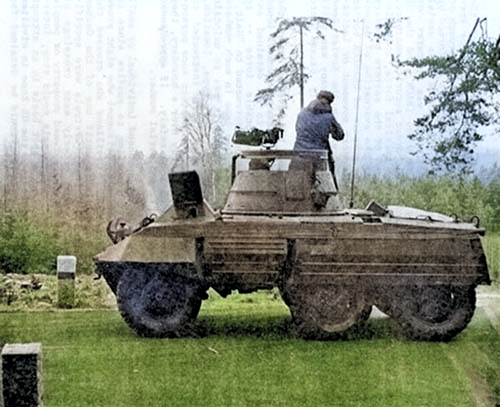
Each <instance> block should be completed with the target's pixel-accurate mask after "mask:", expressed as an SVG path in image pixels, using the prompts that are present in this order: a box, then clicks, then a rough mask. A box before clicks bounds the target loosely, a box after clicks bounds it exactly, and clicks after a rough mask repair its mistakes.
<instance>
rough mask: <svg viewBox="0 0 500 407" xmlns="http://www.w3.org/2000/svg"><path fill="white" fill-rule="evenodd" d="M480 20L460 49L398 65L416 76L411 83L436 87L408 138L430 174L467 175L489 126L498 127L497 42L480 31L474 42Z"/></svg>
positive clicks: (499, 63) (499, 58)
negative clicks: (431, 82) (427, 109)
mask: <svg viewBox="0 0 500 407" xmlns="http://www.w3.org/2000/svg"><path fill="white" fill-rule="evenodd" d="M485 20H486V19H483V20H480V19H477V20H476V22H475V25H474V28H473V29H472V32H471V33H470V35H469V38H468V39H467V41H466V43H465V45H464V46H463V47H462V48H461V49H460V50H458V51H457V52H455V53H453V54H451V55H447V56H432V57H425V58H422V59H417V58H415V59H412V60H407V61H397V63H398V65H399V66H400V67H410V68H416V69H417V70H420V73H419V74H417V75H416V76H415V78H416V79H418V80H420V79H424V78H429V79H438V80H439V82H438V84H439V85H440V86H441V90H433V91H431V92H430V93H429V94H428V95H427V96H426V97H425V99H424V102H425V104H426V105H429V106H430V112H429V113H427V114H425V115H424V116H422V117H420V118H418V119H416V120H415V121H414V124H415V127H416V129H415V131H414V133H412V134H410V135H409V136H408V137H409V139H410V140H414V141H415V142H416V144H417V147H418V150H417V152H415V154H418V153H420V154H422V155H423V158H424V162H425V163H426V164H429V165H430V166H431V168H432V170H431V172H441V171H448V172H453V173H461V174H465V173H468V172H470V169H471V164H472V163H473V162H474V148H475V146H476V144H477V143H478V142H479V141H481V140H483V138H484V136H485V132H486V131H487V127H488V126H490V125H494V124H498V123H499V122H500V119H499V115H498V114H499V113H500V104H499V101H498V91H499V89H500V37H499V38H498V40H497V41H496V42H493V41H492V40H491V39H489V38H488V37H487V35H486V32H485V30H482V34H481V35H480V36H479V38H478V39H476V40H473V38H474V34H475V32H476V29H477V27H479V26H481V27H482V23H483V22H484V21H485Z"/></svg>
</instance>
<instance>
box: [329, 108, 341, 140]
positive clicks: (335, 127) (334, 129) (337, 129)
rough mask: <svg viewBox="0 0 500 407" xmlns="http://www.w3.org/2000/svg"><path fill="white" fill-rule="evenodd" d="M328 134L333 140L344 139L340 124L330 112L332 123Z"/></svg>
mask: <svg viewBox="0 0 500 407" xmlns="http://www.w3.org/2000/svg"><path fill="white" fill-rule="evenodd" d="M330 134H331V135H332V137H333V138H334V139H335V140H343V139H344V130H342V126H340V124H339V122H338V121H337V120H336V119H335V116H334V115H333V114H332V125H331V128H330Z"/></svg>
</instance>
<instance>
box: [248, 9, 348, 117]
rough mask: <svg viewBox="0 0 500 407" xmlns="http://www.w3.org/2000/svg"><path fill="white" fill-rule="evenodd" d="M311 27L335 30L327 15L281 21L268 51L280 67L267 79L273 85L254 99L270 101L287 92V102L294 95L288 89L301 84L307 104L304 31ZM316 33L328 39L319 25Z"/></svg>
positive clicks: (263, 101)
mask: <svg viewBox="0 0 500 407" xmlns="http://www.w3.org/2000/svg"><path fill="white" fill-rule="evenodd" d="M312 26H319V27H320V26H325V27H327V28H329V29H334V28H333V21H332V20H331V19H330V18H327V17H293V18H292V19H291V20H287V19H282V20H280V21H279V23H278V28H277V29H276V31H274V32H273V33H271V35H270V36H271V38H272V39H273V40H274V41H275V42H274V43H273V45H272V46H271V47H270V48H269V53H270V54H271V55H272V56H273V58H274V60H275V61H276V62H277V64H278V67H277V68H276V69H275V70H274V71H272V72H271V73H270V74H269V75H268V76H267V77H266V82H267V83H269V84H270V87H268V88H264V89H261V90H259V91H258V92H257V94H256V95H255V99H254V101H256V102H260V103H261V104H262V105H265V104H271V101H272V99H273V98H274V97H275V96H276V95H277V94H281V93H283V92H285V95H284V101H285V104H286V102H288V100H290V99H292V98H293V96H290V95H289V94H287V93H286V91H288V90H289V89H291V88H293V87H294V86H298V87H299V89H300V107H301V108H302V107H304V84H305V82H306V81H307V79H308V78H309V75H308V74H307V73H306V72H305V67H304V31H308V32H309V31H310V30H311V28H312ZM336 31H338V30H336ZM315 35H316V36H317V37H319V38H321V39H325V36H324V35H323V32H322V31H321V29H319V28H318V29H317V31H316V33H315ZM282 113H283V112H282Z"/></svg>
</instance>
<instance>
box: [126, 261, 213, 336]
mask: <svg viewBox="0 0 500 407" xmlns="http://www.w3.org/2000/svg"><path fill="white" fill-rule="evenodd" d="M188 267H189V266H187V265H184V264H158V265H155V264H147V263H144V264H143V265H142V266H137V265H135V266H131V267H130V268H128V269H127V270H126V271H125V272H124V273H123V275H122V276H121V278H120V281H119V283H118V288H117V295H116V297H117V302H118V309H119V310H120V314H121V315H122V317H123V319H124V320H125V322H126V323H127V324H128V325H129V326H130V327H131V328H132V329H134V330H135V331H136V332H137V333H138V334H139V335H141V336H145V337H160V338H161V337H175V336H182V335H185V334H186V333H187V332H188V331H189V328H190V325H191V323H192V322H193V321H194V320H195V319H196V317H197V315H198V312H199V310H200V307H201V301H202V297H203V294H204V290H203V289H202V287H201V285H200V283H199V282H198V281H197V280H196V279H195V278H194V277H189V276H188V275H187V273H186V268H188Z"/></svg>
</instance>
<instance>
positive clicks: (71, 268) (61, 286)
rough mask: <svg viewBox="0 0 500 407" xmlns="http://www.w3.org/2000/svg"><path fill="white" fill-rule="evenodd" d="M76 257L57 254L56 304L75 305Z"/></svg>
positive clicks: (66, 306) (62, 305) (65, 306)
mask: <svg viewBox="0 0 500 407" xmlns="http://www.w3.org/2000/svg"><path fill="white" fill-rule="evenodd" d="M75 276H76V257H75V256H57V306H58V307H59V308H73V307H74V306H75Z"/></svg>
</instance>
